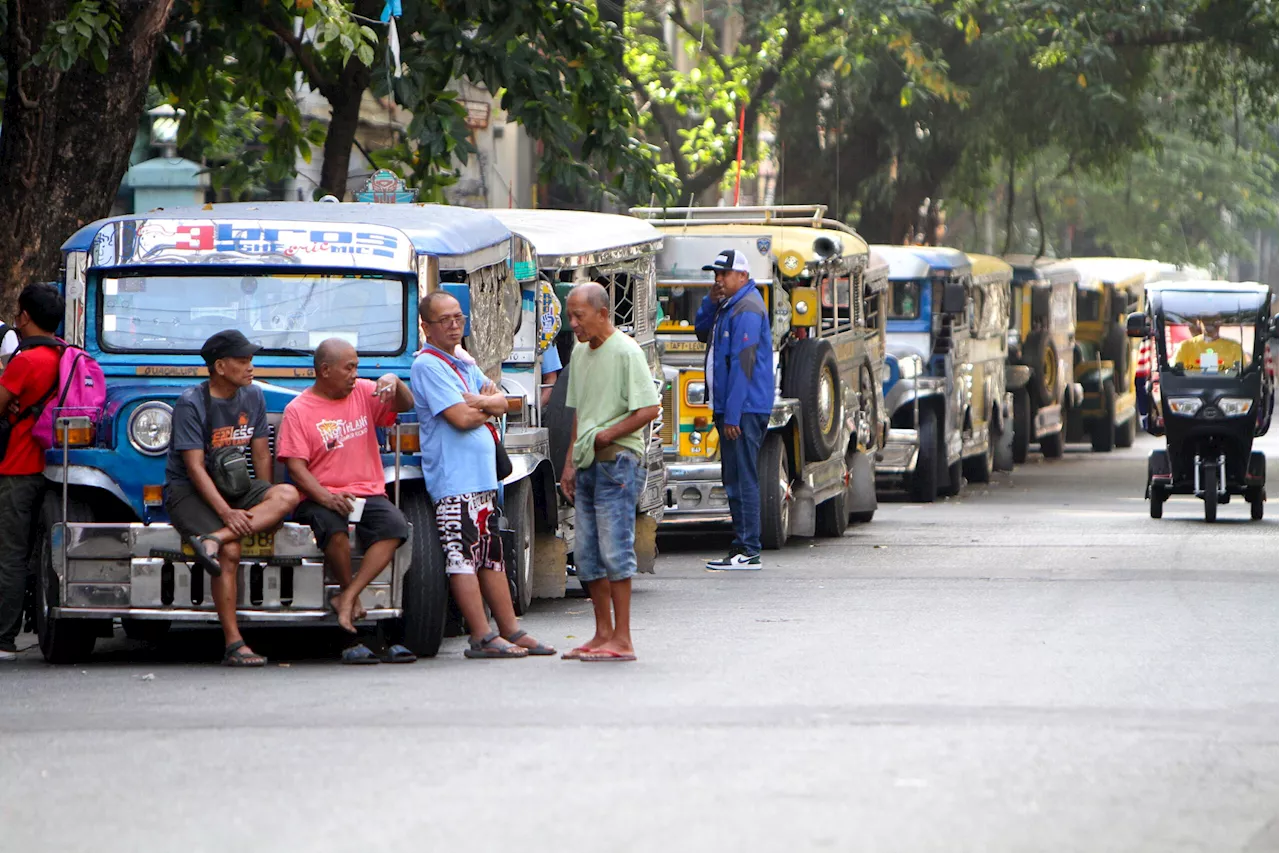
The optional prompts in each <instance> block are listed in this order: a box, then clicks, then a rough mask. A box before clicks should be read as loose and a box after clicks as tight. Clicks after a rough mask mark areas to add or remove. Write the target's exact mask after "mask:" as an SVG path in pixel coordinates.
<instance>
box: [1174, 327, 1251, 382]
mask: <svg viewBox="0 0 1280 853" xmlns="http://www.w3.org/2000/svg"><path fill="white" fill-rule="evenodd" d="M1196 322H1197V323H1198V324H1199V325H1200V334H1198V335H1196V336H1195V337H1194V338H1189V339H1188V340H1185V341H1183V342H1182V345H1181V346H1180V347H1178V354H1177V356H1176V357H1175V358H1174V362H1175V363H1177V364H1179V365H1181V367H1182V368H1183V369H1184V370H1194V371H1197V372H1200V373H1220V372H1222V371H1224V370H1240V369H1241V368H1243V367H1244V350H1243V349H1241V347H1240V344H1238V343H1236V342H1235V341H1233V340H1231V339H1230V338H1220V337H1218V329H1219V323H1218V320H1217V318H1215V317H1209V318H1207V319H1204V320H1197V321H1196Z"/></svg>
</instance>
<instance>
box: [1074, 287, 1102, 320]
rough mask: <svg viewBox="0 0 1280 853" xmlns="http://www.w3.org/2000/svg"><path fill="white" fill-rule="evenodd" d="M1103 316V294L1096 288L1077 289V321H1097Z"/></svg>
mask: <svg viewBox="0 0 1280 853" xmlns="http://www.w3.org/2000/svg"><path fill="white" fill-rule="evenodd" d="M1101 318H1102V294H1101V293H1099V292H1098V291H1096V290H1077V291H1076V322H1079V323H1096V322H1097V321H1098V320H1100V319H1101Z"/></svg>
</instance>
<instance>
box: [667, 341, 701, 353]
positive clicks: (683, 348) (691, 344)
mask: <svg viewBox="0 0 1280 853" xmlns="http://www.w3.org/2000/svg"><path fill="white" fill-rule="evenodd" d="M665 349H666V351H667V352H706V351H707V345H706V344H704V343H703V342H702V341H668V342H667V343H666V346H665Z"/></svg>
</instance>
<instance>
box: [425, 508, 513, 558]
mask: <svg viewBox="0 0 1280 853" xmlns="http://www.w3.org/2000/svg"><path fill="white" fill-rule="evenodd" d="M497 497H498V493H497V492H496V491H488V492H467V493H465V494H461V495H450V496H449V497H447V498H441V499H440V500H438V501H436V530H437V531H438V532H439V535H440V545H441V547H443V548H444V570H445V571H446V572H447V573H449V574H451V575H474V574H475V573H476V569H492V570H493V571H495V572H502V571H506V566H505V565H503V562H502V536H501V535H500V534H499V533H498V517H499V516H498V509H497V503H496V501H497Z"/></svg>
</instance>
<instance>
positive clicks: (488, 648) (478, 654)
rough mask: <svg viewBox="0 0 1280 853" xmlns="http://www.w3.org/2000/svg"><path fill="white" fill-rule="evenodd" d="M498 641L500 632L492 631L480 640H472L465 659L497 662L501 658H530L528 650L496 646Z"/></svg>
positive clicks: (464, 655)
mask: <svg viewBox="0 0 1280 853" xmlns="http://www.w3.org/2000/svg"><path fill="white" fill-rule="evenodd" d="M496 639H498V632H497V631H490V632H489V633H488V634H485V635H484V636H483V637H481V638H480V639H479V640H472V641H471V643H470V645H471V647H470V648H469V649H467V650H465V651H464V652H463V653H462V654H463V657H469V658H473V659H488V660H497V659H499V658H525V657H528V656H529V651H528V649H525V648H522V647H521V646H515V645H512V646H494V645H493V641H494V640H496Z"/></svg>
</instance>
